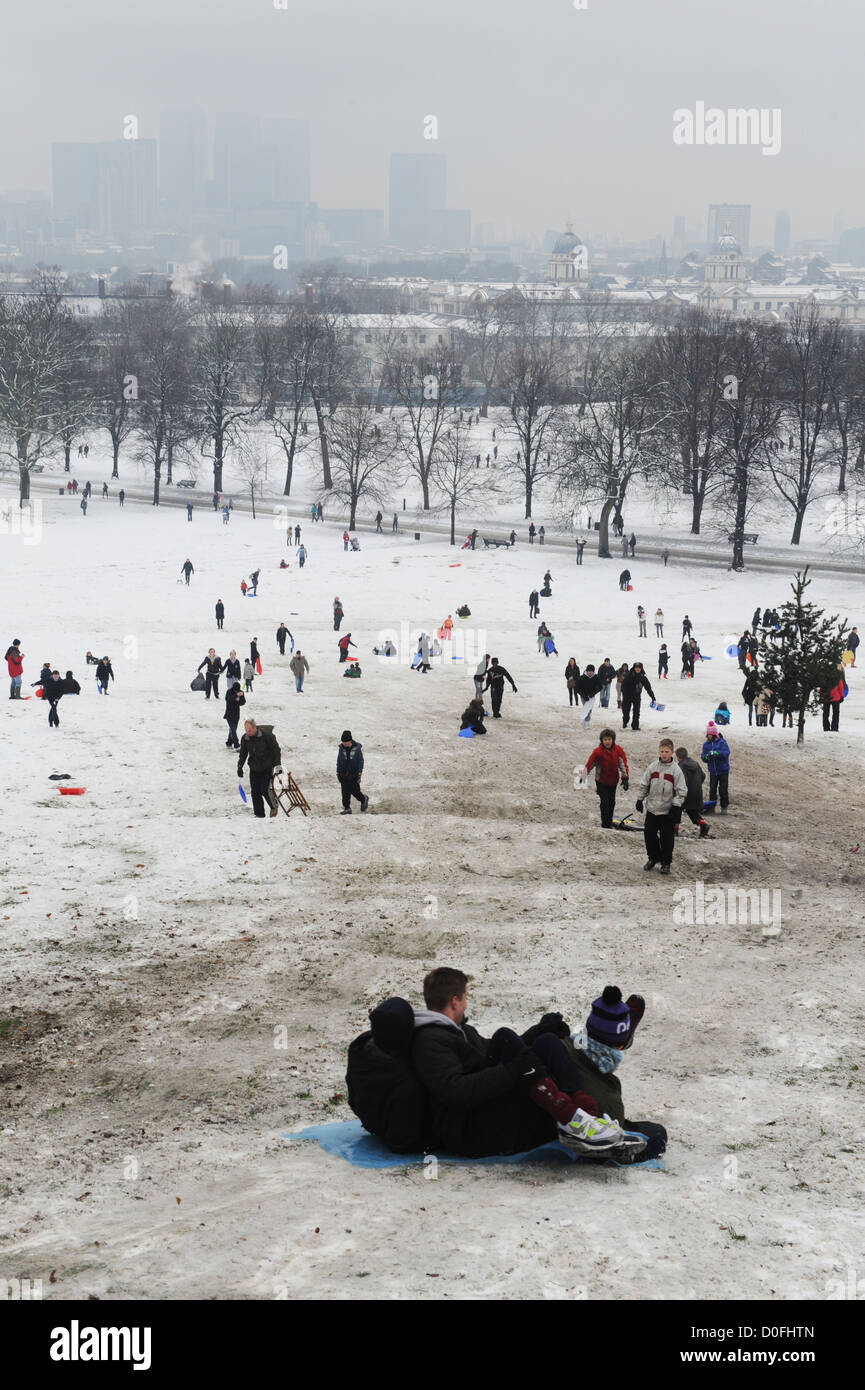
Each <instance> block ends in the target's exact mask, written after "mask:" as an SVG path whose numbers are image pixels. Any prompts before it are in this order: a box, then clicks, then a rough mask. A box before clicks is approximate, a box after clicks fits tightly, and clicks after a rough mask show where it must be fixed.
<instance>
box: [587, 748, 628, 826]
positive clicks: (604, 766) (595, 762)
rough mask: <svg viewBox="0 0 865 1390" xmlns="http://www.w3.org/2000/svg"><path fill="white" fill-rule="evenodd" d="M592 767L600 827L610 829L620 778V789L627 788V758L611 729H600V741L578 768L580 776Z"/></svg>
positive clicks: (588, 771)
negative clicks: (584, 763)
mask: <svg viewBox="0 0 865 1390" xmlns="http://www.w3.org/2000/svg"><path fill="white" fill-rule="evenodd" d="M592 768H594V770H595V791H596V792H597V794H598V797H599V799H600V803H601V829H602V830H612V828H613V813H614V811H615V809H616V788H617V787H618V785H619V780H620V779H621V783H622V791H623V792H626V791H627V790H628V759H627V758H626V756H625V750H624V748H622V747H620V746H619V744H618V743H616V735H615V734H614V733H613V731H612V729H602V730H601V741H600V743H599V744H598V746H597V748H595V749H593V750H592V752H591V753H590V754H589V756H588V758H587V760H586V765H585V767H584V768H582V769H580V770H579V771H580V776H581V777H582V778H583V779H584V780H585V778H587V777H588V775H589V773H590V772H591V770H592Z"/></svg>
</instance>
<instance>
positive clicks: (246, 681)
mask: <svg viewBox="0 0 865 1390" xmlns="http://www.w3.org/2000/svg"><path fill="white" fill-rule="evenodd" d="M254 680H255V667H254V666H253V664H252V662H251V661H249V660H248V659H247V660H246V661H244V663H243V688H244V690H245V691H246V693H247V695H249V694H250V693H251V691H252V683H253V681H254Z"/></svg>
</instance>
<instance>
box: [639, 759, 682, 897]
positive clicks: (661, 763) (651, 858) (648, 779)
mask: <svg viewBox="0 0 865 1390" xmlns="http://www.w3.org/2000/svg"><path fill="white" fill-rule="evenodd" d="M687 795H688V784H687V782H686V781H685V774H684V773H683V772H682V770H681V768H680V767H679V764H678V763H677V762H674V760H673V740H672V739H671V738H662V739H661V742H660V743H659V745H658V758H657V761H656V762H654V763H651V764H650V765H649V767H647V768H646V771H645V772H644V773H643V776H642V777H641V779H640V785H639V786H638V788H637V810H638V811H640V812H642V811H643V809H644V807H645V814H646V823H645V827H644V829H643V836H644V839H645V841H646V854H647V855H648V858H647V860H646V862H645V864H644V865H643V868H644V869H645V870H646V871H647V872H651V870H652V869H654V867H655V865H656V864H660V865H661V873H662V874H668V873H669V872H670V865H671V864H672V862H673V846H674V845H675V843H676V826H677V825H678V823H679V821H680V820H681V819H682V806H683V805H684V802H685V797H686V796H687Z"/></svg>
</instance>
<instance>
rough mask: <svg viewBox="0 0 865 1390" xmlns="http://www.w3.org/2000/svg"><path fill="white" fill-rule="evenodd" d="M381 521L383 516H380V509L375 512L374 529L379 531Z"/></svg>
mask: <svg viewBox="0 0 865 1390" xmlns="http://www.w3.org/2000/svg"><path fill="white" fill-rule="evenodd" d="M382 521H383V517H382V514H381V512H380V511H378V512H376V514H375V529H376V531H378V532H381V523H382Z"/></svg>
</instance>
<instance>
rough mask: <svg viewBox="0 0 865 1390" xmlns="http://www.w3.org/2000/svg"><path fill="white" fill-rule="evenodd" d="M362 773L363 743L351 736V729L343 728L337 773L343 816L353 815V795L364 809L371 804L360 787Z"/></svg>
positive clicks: (337, 760)
mask: <svg viewBox="0 0 865 1390" xmlns="http://www.w3.org/2000/svg"><path fill="white" fill-rule="evenodd" d="M362 774H363V744H361V743H355V741H354V739H353V738H352V736H351V729H343V731H342V738H341V739H340V742H339V752H338V753H337V755H336V775H337V778H338V779H339V785H340V789H341V791H342V811H341V813H340V814H341V815H343V816H350V815H351V798H352V797H354V798H355V800H356V801H359V802H360V809H361V810H362V811H365V810H366V808H367V806H368V805H369V797H368V796H366V795H364V793H363V792H362V791H361V789H360V779H361V776H362Z"/></svg>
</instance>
